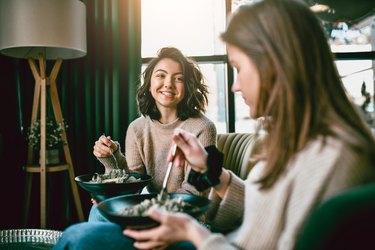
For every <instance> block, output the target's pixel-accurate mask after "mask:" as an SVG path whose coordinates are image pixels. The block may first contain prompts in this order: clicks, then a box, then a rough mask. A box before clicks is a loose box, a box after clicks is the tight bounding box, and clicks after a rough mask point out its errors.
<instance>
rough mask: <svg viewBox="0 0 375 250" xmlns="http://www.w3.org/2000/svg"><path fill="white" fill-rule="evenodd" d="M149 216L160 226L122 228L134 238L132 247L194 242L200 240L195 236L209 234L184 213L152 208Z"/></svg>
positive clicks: (164, 245) (152, 246)
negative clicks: (133, 228) (142, 228)
mask: <svg viewBox="0 0 375 250" xmlns="http://www.w3.org/2000/svg"><path fill="white" fill-rule="evenodd" d="M150 217H151V218H152V219H154V220H156V221H158V222H159V223H160V226H158V227H155V228H151V229H145V230H131V229H125V230H124V234H125V235H126V236H128V237H130V238H133V239H134V240H135V243H134V247H136V248H138V249H154V248H162V247H166V246H168V245H170V244H172V243H175V242H178V241H191V242H192V243H193V244H195V243H196V242H199V241H200V240H201V239H198V238H196V236H199V237H201V236H202V237H205V236H207V234H209V231H208V230H207V229H206V228H204V227H203V226H201V225H200V224H199V223H198V222H197V221H196V220H195V219H194V218H192V217H191V216H189V215H187V214H184V213H167V212H163V211H160V210H156V209H154V210H151V211H150ZM200 227H201V228H200ZM202 230H203V232H202ZM204 232H206V233H207V234H205V233H204Z"/></svg>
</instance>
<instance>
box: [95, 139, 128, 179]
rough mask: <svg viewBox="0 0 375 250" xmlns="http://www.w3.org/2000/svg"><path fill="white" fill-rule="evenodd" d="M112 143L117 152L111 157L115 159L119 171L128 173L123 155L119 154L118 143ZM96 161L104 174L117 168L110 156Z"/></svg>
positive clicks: (119, 147)
mask: <svg viewBox="0 0 375 250" xmlns="http://www.w3.org/2000/svg"><path fill="white" fill-rule="evenodd" d="M114 143H115V144H116V145H117V150H116V151H115V152H113V155H114V157H115V158H116V161H117V164H118V167H119V168H120V169H125V171H126V172H129V169H128V166H127V163H126V159H125V155H123V154H122V153H121V146H120V143H118V142H117V141H115V142H114ZM97 159H98V160H99V161H100V162H101V163H102V164H103V166H104V169H105V173H109V172H110V171H111V170H113V169H116V168H117V166H116V161H115V159H113V157H112V156H108V157H102V158H97Z"/></svg>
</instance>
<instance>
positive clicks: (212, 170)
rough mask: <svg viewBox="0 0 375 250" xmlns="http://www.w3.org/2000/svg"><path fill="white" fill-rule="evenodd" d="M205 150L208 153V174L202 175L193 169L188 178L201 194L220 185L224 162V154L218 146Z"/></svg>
mask: <svg viewBox="0 0 375 250" xmlns="http://www.w3.org/2000/svg"><path fill="white" fill-rule="evenodd" d="M205 150H206V151H207V153H208V155H207V172H205V173H203V174H201V173H198V172H196V171H194V170H193V169H191V170H190V173H189V177H188V182H189V183H190V184H191V185H193V186H194V187H195V188H196V189H197V190H198V191H200V192H201V191H204V190H206V189H208V188H210V187H213V186H216V185H217V184H219V183H220V175H221V172H222V167H223V161H224V155H223V153H221V152H220V151H219V150H218V149H217V148H216V146H214V145H212V146H208V147H206V148H205Z"/></svg>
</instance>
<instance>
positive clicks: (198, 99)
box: [137, 47, 208, 120]
mask: <svg viewBox="0 0 375 250" xmlns="http://www.w3.org/2000/svg"><path fill="white" fill-rule="evenodd" d="M164 58H169V59H172V60H173V61H175V62H177V63H178V64H180V66H181V69H182V74H183V75H184V86H185V95H184V98H183V99H182V100H181V102H180V103H178V105H177V117H178V118H179V119H180V120H186V119H188V118H189V117H197V116H198V115H199V114H201V113H204V112H205V111H206V106H207V104H208V99H207V95H208V87H207V85H206V84H205V82H204V77H203V74H202V72H201V71H200V69H199V67H198V64H197V63H196V62H195V61H194V60H193V59H191V58H188V57H185V56H184V55H183V54H182V53H181V51H180V50H178V49H176V48H173V47H165V48H162V49H160V50H159V51H158V54H157V57H156V58H154V59H152V60H151V61H150V63H149V64H148V66H147V68H146V69H145V70H144V72H143V74H142V76H143V84H141V85H139V87H138V91H137V105H138V113H139V114H142V115H144V116H147V115H148V116H150V118H151V119H153V120H159V119H160V117H161V114H160V111H159V110H158V109H157V107H156V104H155V100H154V98H153V97H152V95H151V92H150V91H149V90H150V86H151V76H152V73H153V71H154V68H155V66H156V65H157V64H158V62H159V61H160V60H162V59H164Z"/></svg>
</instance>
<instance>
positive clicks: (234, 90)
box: [231, 80, 241, 93]
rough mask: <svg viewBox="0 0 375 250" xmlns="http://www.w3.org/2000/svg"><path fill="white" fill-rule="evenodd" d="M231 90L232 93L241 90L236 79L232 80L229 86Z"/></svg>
mask: <svg viewBox="0 0 375 250" xmlns="http://www.w3.org/2000/svg"><path fill="white" fill-rule="evenodd" d="M231 90H232V92H233V93H235V92H239V91H240V90H241V89H240V86H239V85H238V83H237V80H234V82H233V84H232V87H231Z"/></svg>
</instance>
